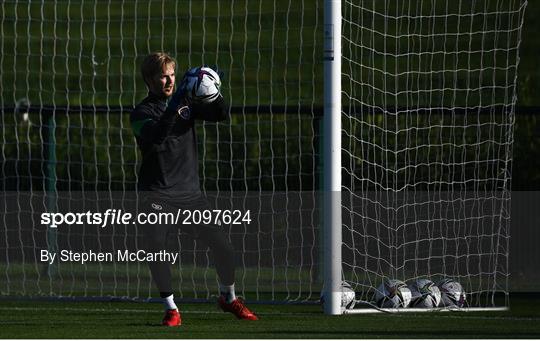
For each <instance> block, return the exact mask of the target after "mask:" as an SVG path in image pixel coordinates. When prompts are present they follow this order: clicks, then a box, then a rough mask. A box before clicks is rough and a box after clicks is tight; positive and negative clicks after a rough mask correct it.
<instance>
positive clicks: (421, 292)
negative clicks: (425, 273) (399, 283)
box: [409, 278, 441, 308]
mask: <svg viewBox="0 0 540 341" xmlns="http://www.w3.org/2000/svg"><path fill="white" fill-rule="evenodd" d="M409 288H410V290H411V294H412V299H411V307H415V308H436V307H438V306H439V304H440V303H441V292H440V290H439V288H438V287H437V286H436V285H435V283H433V282H432V281H430V280H429V279H425V278H421V279H417V280H416V281H414V282H413V283H412V284H411V285H410V286H409Z"/></svg>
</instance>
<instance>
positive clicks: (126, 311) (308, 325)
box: [0, 296, 540, 339]
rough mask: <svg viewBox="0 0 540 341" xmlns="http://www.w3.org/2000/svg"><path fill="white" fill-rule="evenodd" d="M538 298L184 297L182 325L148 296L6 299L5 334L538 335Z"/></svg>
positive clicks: (0, 306) (1, 305) (2, 304)
mask: <svg viewBox="0 0 540 341" xmlns="http://www.w3.org/2000/svg"><path fill="white" fill-rule="evenodd" d="M539 303H540V297H534V298H527V297H526V296H519V297H511V309H510V310H509V311H505V312H475V313H464V312H452V313H450V312H446V313H419V314H416V313H414V314H413V313H410V314H385V313H377V314H368V315H346V316H325V315H323V314H322V313H321V310H320V307H318V306H313V305H295V306H291V305H288V306H284V305H251V307H252V308H253V310H255V311H256V312H257V313H258V314H259V316H260V318H261V319H260V321H257V322H251V321H238V320H236V319H234V318H233V316H232V315H230V314H226V313H221V312H220V311H218V310H217V308H216V306H215V305H213V304H182V305H180V309H181V311H182V319H183V325H182V326H181V327H178V328H165V327H162V326H160V325H159V322H160V319H161V317H162V309H161V305H159V304H150V303H117V302H112V303H89V302H85V303H74V302H70V303H66V302H42V301H40V302H36V301H0V316H1V318H0V337H1V338H30V339H32V338H75V339H88V338H92V339H95V338H110V339H112V338H122V339H124V338H131V339H140V338H148V339H160V338H175V339H179V338H182V339H183V338H193V339H213V338H217V339H221V338H224V339H246V338H256V339H266V338H274V339H281V338H288V339H296V338H302V339H303V338H310V339H326V338H333V339H341V338H344V339H351V338H355V339H361V338H371V339H373V338H422V339H431V338H466V339H472V338H490V339H494V338H505V339H508V338H539V337H540V311H539V310H538V309H537V307H538V304H539Z"/></svg>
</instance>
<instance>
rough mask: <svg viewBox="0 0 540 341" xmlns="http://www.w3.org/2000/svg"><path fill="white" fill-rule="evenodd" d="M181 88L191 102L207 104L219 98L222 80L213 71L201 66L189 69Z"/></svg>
mask: <svg viewBox="0 0 540 341" xmlns="http://www.w3.org/2000/svg"><path fill="white" fill-rule="evenodd" d="M179 87H180V89H182V91H183V92H184V94H185V96H186V98H187V99H188V100H190V101H191V102H193V103H203V104H207V103H212V102H213V101H215V100H216V98H218V96H219V94H220V92H219V89H220V87H221V79H220V78H219V75H218V74H217V72H216V71H214V70H213V69H211V68H209V67H207V66H200V67H196V68H192V69H189V70H188V71H187V72H186V73H185V74H184V78H183V79H182V82H181V83H180V86H179Z"/></svg>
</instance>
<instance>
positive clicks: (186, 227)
mask: <svg viewBox="0 0 540 341" xmlns="http://www.w3.org/2000/svg"><path fill="white" fill-rule="evenodd" d="M178 210H181V212H182V214H180V215H179V217H180V219H178V223H177V224H174V223H169V224H157V223H156V224H149V223H147V224H144V225H139V228H140V229H141V230H142V232H143V234H144V236H145V237H147V238H151V239H153V240H154V241H155V242H157V244H162V245H165V244H166V241H167V236H168V235H169V234H170V233H175V234H176V233H178V231H181V232H182V233H186V234H188V235H190V236H191V237H193V238H195V239H203V240H204V239H207V238H206V236H208V235H215V234H216V233H219V234H223V228H222V227H220V226H218V225H213V224H198V225H195V224H193V222H192V221H191V220H188V221H190V222H191V223H190V224H183V223H182V222H183V221H184V220H185V218H186V217H188V215H187V213H186V212H194V211H200V212H203V211H205V210H211V206H210V203H209V202H208V200H207V199H206V198H205V197H204V196H202V195H200V196H198V197H196V198H194V199H191V200H189V201H186V200H185V199H184V200H175V199H174V198H170V197H165V196H162V195H159V194H154V193H152V192H141V193H140V195H139V212H144V213H146V214H147V217H148V214H149V213H156V214H159V213H171V214H169V216H174V217H176V216H177V214H178Z"/></svg>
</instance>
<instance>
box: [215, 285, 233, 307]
mask: <svg viewBox="0 0 540 341" xmlns="http://www.w3.org/2000/svg"><path fill="white" fill-rule="evenodd" d="M219 293H220V294H221V295H222V296H223V297H225V302H227V303H231V302H232V301H234V300H235V299H236V295H235V294H234V283H233V284H231V285H222V284H220V285H219Z"/></svg>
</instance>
